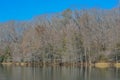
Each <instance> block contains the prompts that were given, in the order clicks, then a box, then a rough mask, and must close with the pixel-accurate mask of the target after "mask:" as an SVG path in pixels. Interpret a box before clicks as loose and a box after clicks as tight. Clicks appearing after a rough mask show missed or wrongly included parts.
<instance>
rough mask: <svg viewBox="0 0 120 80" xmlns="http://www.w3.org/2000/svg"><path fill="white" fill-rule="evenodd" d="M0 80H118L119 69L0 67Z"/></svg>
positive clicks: (119, 75)
mask: <svg viewBox="0 0 120 80" xmlns="http://www.w3.org/2000/svg"><path fill="white" fill-rule="evenodd" d="M0 80H120V69H118V68H105V69H99V68H94V67H88V68H86V67H70V66H69V67H65V66H62V67H60V66H56V67H21V66H5V65H4V66H3V65H0Z"/></svg>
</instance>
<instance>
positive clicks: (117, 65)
mask: <svg viewBox="0 0 120 80" xmlns="http://www.w3.org/2000/svg"><path fill="white" fill-rule="evenodd" d="M0 64H1V65H8V66H9V65H14V66H78V67H80V66H84V67H89V66H90V67H96V68H109V67H115V68H120V62H119V63H110V62H97V63H91V64H89V63H83V64H82V63H79V62H78V63H69V62H67V63H56V64H54V63H42V62H35V63H33V62H3V63H0Z"/></svg>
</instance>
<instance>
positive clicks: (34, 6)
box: [0, 0, 118, 22]
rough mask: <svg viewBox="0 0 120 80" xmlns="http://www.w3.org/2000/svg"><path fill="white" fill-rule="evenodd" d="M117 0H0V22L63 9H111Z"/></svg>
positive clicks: (25, 18)
mask: <svg viewBox="0 0 120 80" xmlns="http://www.w3.org/2000/svg"><path fill="white" fill-rule="evenodd" d="M117 4H118V0H0V22H6V21H10V20H30V19H32V18H33V17H35V16H38V15H42V14H49V13H56V12H61V11H64V10H65V9H68V8H72V9H74V8H75V9H83V8H94V7H97V8H102V9H111V8H114V7H115V6H116V5H117Z"/></svg>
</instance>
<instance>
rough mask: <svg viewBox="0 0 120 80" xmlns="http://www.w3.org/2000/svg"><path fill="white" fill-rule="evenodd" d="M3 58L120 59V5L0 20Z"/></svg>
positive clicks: (49, 60) (62, 60)
mask: <svg viewBox="0 0 120 80" xmlns="http://www.w3.org/2000/svg"><path fill="white" fill-rule="evenodd" d="M0 61H1V62H54V63H55V62H81V63H84V62H87V63H94V62H100V61H102V62H120V7H116V8H113V9H109V10H105V9H104V10H103V9H83V10H70V9H67V10H65V11H63V12H61V13H55V14H49V15H41V16H36V17H34V18H33V19H32V20H30V21H9V22H5V23H0Z"/></svg>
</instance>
